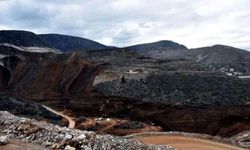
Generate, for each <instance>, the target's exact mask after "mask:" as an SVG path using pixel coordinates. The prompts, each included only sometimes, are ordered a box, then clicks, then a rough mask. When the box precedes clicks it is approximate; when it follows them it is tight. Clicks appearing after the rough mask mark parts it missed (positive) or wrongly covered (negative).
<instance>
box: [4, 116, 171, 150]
mask: <svg viewBox="0 0 250 150" xmlns="http://www.w3.org/2000/svg"><path fill="white" fill-rule="evenodd" d="M0 127H1V134H3V135H6V136H7V137H8V138H15V139H19V140H21V141H22V142H27V143H35V144H39V145H42V146H44V147H45V148H46V147H47V148H56V149H64V148H71V149H72V148H75V149H100V150H101V149H103V150H111V149H120V150H123V149H131V150H133V149H134V150H139V149H141V150H147V149H148V150H153V149H162V150H163V149H166V150H168V149H169V150H171V149H173V148H170V147H166V146H154V145H145V144H142V143H140V142H138V141H134V140H128V139H123V138H121V137H115V136H111V135H100V134H96V133H94V132H88V131H81V130H76V129H69V128H62V127H59V126H55V125H51V124H47V123H45V122H38V121H36V120H31V119H27V118H19V117H16V116H13V115H12V114H10V113H8V112H3V111H1V112H0Z"/></svg>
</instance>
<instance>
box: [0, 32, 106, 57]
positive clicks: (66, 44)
mask: <svg viewBox="0 0 250 150" xmlns="http://www.w3.org/2000/svg"><path fill="white" fill-rule="evenodd" d="M0 43H8V44H11V45H15V46H22V47H45V48H51V49H58V50H61V51H64V52H67V51H73V50H103V49H108V48H109V47H108V46H105V45H102V44H100V43H97V42H94V41H91V40H88V39H84V38H80V37H74V36H68V35H59V34H41V35H38V34H35V33H32V32H29V31H18V30H6V31H5V30H2V31H0Z"/></svg>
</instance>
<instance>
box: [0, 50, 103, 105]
mask: <svg viewBox="0 0 250 150" xmlns="http://www.w3.org/2000/svg"><path fill="white" fill-rule="evenodd" d="M1 62H2V64H3V66H1V67H0V89H1V90H6V91H8V92H9V93H11V94H14V95H17V96H21V97H25V98H28V99H36V100H37V99H57V98H66V99H67V98H72V97H80V96H82V95H83V94H84V93H88V92H89V91H90V90H91V89H92V83H93V80H94V78H95V76H96V75H97V74H98V73H99V72H100V71H101V70H102V65H97V64H94V63H88V62H86V61H83V60H80V59H79V56H78V54H77V53H69V54H46V55H40V54H34V53H27V54H25V55H18V56H8V57H4V58H2V60H1Z"/></svg>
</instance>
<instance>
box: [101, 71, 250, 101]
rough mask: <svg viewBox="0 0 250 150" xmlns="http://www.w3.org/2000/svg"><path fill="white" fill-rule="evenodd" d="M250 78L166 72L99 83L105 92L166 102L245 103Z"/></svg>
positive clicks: (247, 97) (249, 92) (137, 98)
mask: <svg viewBox="0 0 250 150" xmlns="http://www.w3.org/2000/svg"><path fill="white" fill-rule="evenodd" d="M249 83H250V81H249V80H244V81H243V80H240V79H237V78H233V77H227V76H222V75H203V74H180V73H169V74H167V73H164V74H151V75H149V76H147V77H146V78H143V79H138V80H136V79H125V82H121V80H113V81H107V82H103V83H99V84H97V85H96V90H97V91H98V92H100V93H102V94H104V95H105V96H119V97H127V98H133V99H136V100H141V101H149V102H156V103H164V104H185V105H195V106H202V105H217V106H221V105H244V104H247V103H248V102H249V99H250V97H249V95H250V84H249Z"/></svg>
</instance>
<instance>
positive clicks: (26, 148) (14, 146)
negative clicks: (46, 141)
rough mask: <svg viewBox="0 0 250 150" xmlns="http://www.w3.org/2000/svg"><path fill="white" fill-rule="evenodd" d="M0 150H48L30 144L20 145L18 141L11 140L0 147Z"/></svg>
mask: <svg viewBox="0 0 250 150" xmlns="http://www.w3.org/2000/svg"><path fill="white" fill-rule="evenodd" d="M0 149H1V150H48V149H47V148H45V147H42V146H39V145H35V144H31V143H22V142H20V141H18V140H11V141H10V143H8V144H6V145H1V146H0Z"/></svg>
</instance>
